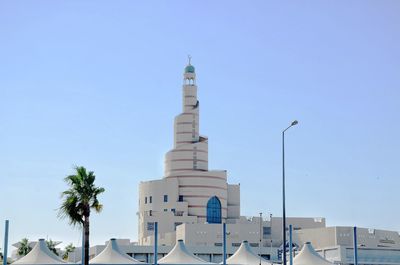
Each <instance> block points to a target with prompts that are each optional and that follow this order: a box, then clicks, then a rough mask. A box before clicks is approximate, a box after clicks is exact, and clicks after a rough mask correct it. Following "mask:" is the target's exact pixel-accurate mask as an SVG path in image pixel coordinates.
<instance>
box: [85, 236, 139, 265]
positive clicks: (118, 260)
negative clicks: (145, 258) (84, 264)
mask: <svg viewBox="0 0 400 265" xmlns="http://www.w3.org/2000/svg"><path fill="white" fill-rule="evenodd" d="M89 263H90V264H141V263H142V262H140V261H138V260H136V259H134V258H132V257H130V256H129V255H127V254H125V253H123V252H122V251H121V250H120V249H119V247H118V244H117V240H115V238H112V239H110V241H109V242H108V244H107V246H106V248H105V249H104V250H103V251H102V252H100V254H99V255H97V256H96V257H94V258H92V259H91V260H90V261H89Z"/></svg>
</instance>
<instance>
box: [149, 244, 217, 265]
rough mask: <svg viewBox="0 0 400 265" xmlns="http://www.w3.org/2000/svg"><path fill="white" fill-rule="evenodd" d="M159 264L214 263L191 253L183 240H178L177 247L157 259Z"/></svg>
mask: <svg viewBox="0 0 400 265" xmlns="http://www.w3.org/2000/svg"><path fill="white" fill-rule="evenodd" d="M157 263H159V264H213V263H210V262H206V261H204V260H202V259H201V258H199V257H196V256H195V255H193V254H192V253H190V252H189V251H188V250H187V248H186V246H185V243H183V240H178V242H177V243H176V244H175V247H174V248H173V249H172V250H171V251H170V252H169V253H168V254H167V255H166V256H165V257H163V258H161V259H160V260H158V261H157Z"/></svg>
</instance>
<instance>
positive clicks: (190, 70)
mask: <svg viewBox="0 0 400 265" xmlns="http://www.w3.org/2000/svg"><path fill="white" fill-rule="evenodd" d="M188 61H189V62H188V65H187V66H186V67H185V73H191V74H194V72H195V69H194V66H193V65H192V56H190V55H188Z"/></svg>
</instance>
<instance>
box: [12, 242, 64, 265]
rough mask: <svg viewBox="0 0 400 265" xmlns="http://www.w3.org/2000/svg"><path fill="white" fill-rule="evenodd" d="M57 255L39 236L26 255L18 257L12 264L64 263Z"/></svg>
mask: <svg viewBox="0 0 400 265" xmlns="http://www.w3.org/2000/svg"><path fill="white" fill-rule="evenodd" d="M64 263H66V262H65V261H63V260H62V259H61V258H60V257H59V256H57V255H56V254H54V253H53V252H52V251H51V250H50V249H49V248H48V247H47V244H46V241H45V240H44V239H43V238H40V239H39V241H38V242H37V244H36V245H35V246H34V247H33V248H32V250H31V251H30V252H29V253H28V254H26V256H24V257H22V258H20V259H18V260H17V261H15V262H14V263H13V264H42V265H44V264H64Z"/></svg>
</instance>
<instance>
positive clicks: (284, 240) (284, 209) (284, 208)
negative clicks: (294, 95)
mask: <svg viewBox="0 0 400 265" xmlns="http://www.w3.org/2000/svg"><path fill="white" fill-rule="evenodd" d="M298 123H299V122H298V121H297V120H294V121H293V122H292V123H291V124H290V126H289V127H287V128H286V129H285V130H283V131H282V210H283V216H282V238H283V240H282V241H283V253H282V256H283V262H282V263H283V265H286V207H285V132H286V131H287V130H289V128H291V127H293V126H295V125H297V124H298Z"/></svg>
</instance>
